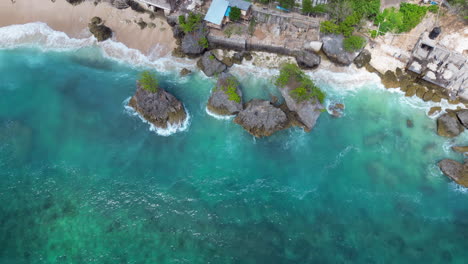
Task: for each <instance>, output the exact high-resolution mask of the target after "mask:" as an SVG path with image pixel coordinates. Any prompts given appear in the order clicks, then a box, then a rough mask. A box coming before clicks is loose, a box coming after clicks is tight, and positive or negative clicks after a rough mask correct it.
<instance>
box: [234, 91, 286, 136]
mask: <svg viewBox="0 0 468 264" xmlns="http://www.w3.org/2000/svg"><path fill="white" fill-rule="evenodd" d="M234 122H235V123H237V124H239V125H241V126H242V127H243V128H244V129H245V130H247V131H248V132H249V133H250V134H252V135H253V136H255V137H266V136H271V135H272V134H273V133H275V132H277V131H279V130H282V129H284V128H286V127H287V126H288V117H287V115H286V114H285V113H284V112H283V111H282V110H281V109H280V108H278V107H275V106H274V105H273V104H272V103H271V102H270V101H265V100H258V99H256V100H251V101H249V102H248V103H247V104H246V106H245V109H244V110H242V111H241V112H239V114H238V115H237V116H236V118H235V119H234Z"/></svg>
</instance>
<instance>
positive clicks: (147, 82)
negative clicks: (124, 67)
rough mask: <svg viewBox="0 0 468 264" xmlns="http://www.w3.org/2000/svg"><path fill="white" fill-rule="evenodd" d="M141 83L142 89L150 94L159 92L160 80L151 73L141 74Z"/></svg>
mask: <svg viewBox="0 0 468 264" xmlns="http://www.w3.org/2000/svg"><path fill="white" fill-rule="evenodd" d="M139 82H140V85H141V87H142V88H143V89H144V90H146V91H148V92H151V93H155V92H157V91H158V87H159V85H158V79H156V76H155V75H154V74H153V73H151V72H149V71H144V72H142V73H141V75H140V80H139Z"/></svg>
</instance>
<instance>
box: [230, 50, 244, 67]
mask: <svg viewBox="0 0 468 264" xmlns="http://www.w3.org/2000/svg"><path fill="white" fill-rule="evenodd" d="M231 59H232V62H233V63H235V64H242V60H243V59H244V53H243V52H236V53H234V54H233V55H232V58H231Z"/></svg>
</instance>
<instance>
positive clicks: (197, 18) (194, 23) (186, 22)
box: [179, 12, 203, 34]
mask: <svg viewBox="0 0 468 264" xmlns="http://www.w3.org/2000/svg"><path fill="white" fill-rule="evenodd" d="M202 20H203V17H202V15H201V14H195V13H192V12H190V13H189V15H188V18H187V19H185V15H180V16H179V24H180V27H181V28H182V30H183V31H184V32H185V33H186V34H187V33H190V32H193V31H195V30H196V29H197V28H198V27H199V26H200V24H201V22H202Z"/></svg>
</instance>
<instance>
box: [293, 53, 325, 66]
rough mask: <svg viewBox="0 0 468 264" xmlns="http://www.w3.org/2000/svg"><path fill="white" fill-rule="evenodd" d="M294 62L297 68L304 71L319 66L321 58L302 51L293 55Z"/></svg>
mask: <svg viewBox="0 0 468 264" xmlns="http://www.w3.org/2000/svg"><path fill="white" fill-rule="evenodd" d="M295 57H296V62H297V65H299V67H301V68H304V69H312V68H315V67H317V66H319V64H320V61H321V58H320V56H319V55H317V54H315V53H314V52H310V51H306V50H302V51H299V52H296V54H295Z"/></svg>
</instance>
